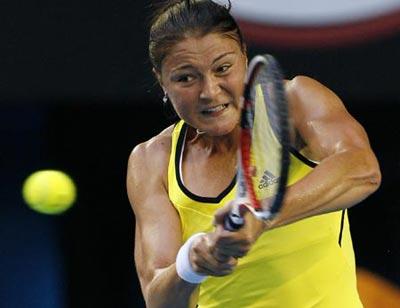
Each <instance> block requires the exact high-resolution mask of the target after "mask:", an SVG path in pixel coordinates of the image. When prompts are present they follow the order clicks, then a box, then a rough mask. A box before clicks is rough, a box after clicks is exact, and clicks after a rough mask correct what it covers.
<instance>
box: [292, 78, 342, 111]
mask: <svg viewBox="0 0 400 308" xmlns="http://www.w3.org/2000/svg"><path fill="white" fill-rule="evenodd" d="M285 89H286V94H287V96H288V100H289V105H290V108H291V109H294V110H295V111H296V112H300V113H301V111H302V110H304V112H307V113H310V112H311V113H312V114H313V115H314V116H321V115H323V114H325V113H327V112H332V111H334V110H336V111H341V112H343V111H345V109H344V105H343V102H342V101H341V99H340V98H339V97H338V96H337V95H336V94H335V93H334V92H333V91H332V90H331V89H329V88H328V87H326V86H325V85H323V84H322V83H320V82H319V81H317V80H315V79H313V78H311V77H308V76H303V75H300V76H296V77H294V78H293V79H291V80H287V81H286V84H285Z"/></svg>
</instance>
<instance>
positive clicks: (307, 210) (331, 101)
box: [275, 76, 381, 225]
mask: <svg viewBox="0 0 400 308" xmlns="http://www.w3.org/2000/svg"><path fill="white" fill-rule="evenodd" d="M287 92H288V98H289V105H290V109H291V115H292V117H293V122H294V126H295V128H296V130H297V132H298V134H299V136H300V137H301V139H302V140H303V141H304V144H305V148H304V150H305V154H306V156H307V157H308V158H310V159H312V160H316V161H318V162H319V164H318V166H317V167H316V168H315V169H314V170H313V171H312V172H311V173H309V174H308V175H307V176H306V177H304V178H303V179H301V180H300V181H299V182H297V183H296V184H294V185H292V186H291V187H289V189H288V192H287V197H286V200H285V203H284V206H283V208H282V214H281V217H280V219H279V220H277V221H276V222H275V224H276V225H282V224H287V223H290V222H293V221H296V220H299V219H301V218H304V217H309V216H313V215H317V214H322V213H327V212H332V211H335V210H340V209H344V208H348V207H351V206H353V205H355V204H357V203H359V202H360V201H362V200H363V199H365V198H366V197H367V196H368V195H370V194H371V193H372V192H374V191H375V190H376V189H377V188H378V187H379V184H380V180H381V175H380V170H379V166H378V162H377V160H376V157H375V155H374V153H373V151H372V149H371V147H370V144H369V141H368V137H367V134H366V133H365V131H364V129H363V128H362V126H361V125H360V124H359V123H358V122H357V121H356V120H355V119H354V118H353V117H352V116H351V115H350V114H349V113H348V112H347V111H346V109H345V107H344V105H343V103H342V102H341V100H340V99H339V98H338V97H337V96H336V95H335V94H334V93H333V92H332V91H330V90H329V89H327V88H326V87H324V86H323V85H321V84H320V83H318V82H317V81H315V80H313V79H311V78H308V77H304V76H299V77H296V78H295V79H293V80H292V81H290V82H288V84H287Z"/></svg>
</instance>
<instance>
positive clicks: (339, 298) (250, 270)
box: [168, 121, 362, 308]
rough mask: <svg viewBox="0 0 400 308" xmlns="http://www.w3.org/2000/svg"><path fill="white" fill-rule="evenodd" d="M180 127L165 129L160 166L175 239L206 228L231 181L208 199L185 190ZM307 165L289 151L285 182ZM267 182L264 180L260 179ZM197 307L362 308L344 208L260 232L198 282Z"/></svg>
mask: <svg viewBox="0 0 400 308" xmlns="http://www.w3.org/2000/svg"><path fill="white" fill-rule="evenodd" d="M186 129H187V125H186V124H185V123H184V122H183V121H180V122H179V123H178V124H177V125H176V126H175V128H174V130H173V133H172V147H171V155H170V160H169V166H168V193H169V198H170V200H171V202H172V204H173V205H174V207H175V208H176V210H177V211H178V213H179V216H180V220H181V225H182V232H183V234H182V240H183V241H186V240H187V239H188V238H189V237H190V236H191V235H192V234H194V233H197V232H210V231H212V230H213V226H212V220H213V215H214V212H215V211H216V210H217V209H218V208H220V207H222V206H223V205H224V204H226V203H227V202H228V201H230V200H233V199H234V197H235V191H236V187H235V179H232V182H231V184H230V185H229V186H228V187H227V188H226V189H225V190H224V191H222V192H221V193H220V195H219V196H217V197H215V198H209V197H202V196H198V195H195V194H193V193H192V192H190V191H189V190H188V189H187V188H186V187H185V186H184V184H183V181H182V176H181V172H180V166H181V158H182V153H183V150H184V144H185V133H186ZM312 167H313V163H312V162H310V161H308V160H307V159H306V158H305V157H303V156H302V155H301V154H300V153H298V152H296V151H294V150H293V151H292V153H291V166H290V172H289V182H288V185H292V184H294V183H295V182H296V181H298V180H300V179H301V178H302V177H304V176H305V175H307V174H308V173H309V172H310V171H311V170H312ZM264 181H268V178H264ZM197 304H198V307H200V308H212V307H218V308H225V307H229V308H243V307H246V308H247V307H249V308H256V307H257V308H258V307H259V308H266V307H279V308H291V307H293V308H306V307H323V308H329V307H332V308H338V307H340V308H347V307H348V308H354V307H362V304H361V302H360V300H359V297H358V293H357V289H356V275H355V261H354V253H353V247H352V242H351V236H350V230H349V224H348V219H347V214H346V213H345V211H338V212H334V213H329V214H324V215H319V216H315V217H311V218H307V219H303V220H301V221H299V222H296V223H293V224H290V225H287V226H284V227H280V228H277V229H274V230H270V231H267V232H265V233H264V234H262V235H261V236H260V238H259V239H258V240H257V242H256V243H255V244H254V246H253V247H252V249H251V250H250V252H249V253H248V255H247V256H245V257H244V258H241V259H239V263H238V266H237V267H236V269H235V270H234V272H233V273H232V274H230V275H228V276H225V277H209V278H207V279H206V280H205V281H204V282H203V283H202V284H201V285H200V290H199V297H198V300H197Z"/></svg>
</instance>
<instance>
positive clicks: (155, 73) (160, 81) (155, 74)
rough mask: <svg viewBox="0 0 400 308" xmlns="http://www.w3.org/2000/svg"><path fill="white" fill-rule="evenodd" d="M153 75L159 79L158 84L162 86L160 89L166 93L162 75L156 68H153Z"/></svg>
mask: <svg viewBox="0 0 400 308" xmlns="http://www.w3.org/2000/svg"><path fill="white" fill-rule="evenodd" d="M153 74H154V76H155V77H156V78H157V81H158V84H159V85H160V87H161V88H162V89H163V91H164V93H165V92H166V90H165V88H164V86H163V83H162V78H161V73H160V72H159V71H157V70H156V69H155V68H154V67H153Z"/></svg>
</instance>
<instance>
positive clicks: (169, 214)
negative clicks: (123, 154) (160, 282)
mask: <svg viewBox="0 0 400 308" xmlns="http://www.w3.org/2000/svg"><path fill="white" fill-rule="evenodd" d="M142 154H143V153H142ZM127 191H128V197H129V201H130V203H131V205H132V208H133V211H134V214H135V223H136V225H135V264H136V268H137V272H138V276H139V279H140V282H141V285H142V288H143V289H145V288H146V286H147V285H148V283H149V282H151V280H152V279H153V278H154V276H155V275H156V273H157V270H160V269H163V268H166V267H168V266H170V265H171V264H172V263H174V262H175V258H176V254H177V251H178V250H179V247H180V246H181V227H180V220H179V216H178V213H177V212H176V210H175V208H174V207H173V205H172V204H171V202H170V201H169V198H168V193H167V191H166V188H165V185H164V183H163V180H162V177H160V176H159V175H158V174H157V172H154V170H151V168H149V167H147V166H146V163H145V162H144V161H143V160H142V159H140V158H139V159H137V157H136V158H135V157H134V158H131V159H130V161H129V166H128V176H127Z"/></svg>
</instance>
